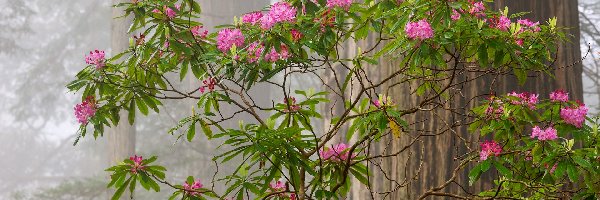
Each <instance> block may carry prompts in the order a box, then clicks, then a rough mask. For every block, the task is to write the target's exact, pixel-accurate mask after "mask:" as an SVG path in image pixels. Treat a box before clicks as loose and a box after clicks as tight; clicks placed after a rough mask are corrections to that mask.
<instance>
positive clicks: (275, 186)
mask: <svg viewBox="0 0 600 200" xmlns="http://www.w3.org/2000/svg"><path fill="white" fill-rule="evenodd" d="M269 187H270V188H271V190H273V191H274V192H282V191H285V183H284V182H282V181H277V182H275V183H269Z"/></svg>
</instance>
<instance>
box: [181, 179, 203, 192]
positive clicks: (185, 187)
mask: <svg viewBox="0 0 600 200" xmlns="http://www.w3.org/2000/svg"><path fill="white" fill-rule="evenodd" d="M182 186H183V190H184V193H185V194H186V195H188V196H198V195H200V194H201V193H200V192H198V191H196V190H198V189H200V188H202V186H203V185H202V183H200V180H195V181H194V183H193V184H191V185H190V184H188V182H187V181H186V182H185V183H183V185H182Z"/></svg>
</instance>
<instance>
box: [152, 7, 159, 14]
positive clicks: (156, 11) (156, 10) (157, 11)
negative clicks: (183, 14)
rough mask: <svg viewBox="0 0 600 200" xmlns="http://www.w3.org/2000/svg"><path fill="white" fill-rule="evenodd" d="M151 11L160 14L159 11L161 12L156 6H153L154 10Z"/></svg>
mask: <svg viewBox="0 0 600 200" xmlns="http://www.w3.org/2000/svg"><path fill="white" fill-rule="evenodd" d="M152 12H153V13H156V14H160V13H161V12H160V10H159V9H158V8H155V9H154V10H152Z"/></svg>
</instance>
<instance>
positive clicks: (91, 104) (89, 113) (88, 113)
mask: <svg viewBox="0 0 600 200" xmlns="http://www.w3.org/2000/svg"><path fill="white" fill-rule="evenodd" d="M74 110H75V117H76V118H77V121H78V122H79V123H81V124H87V123H88V121H89V119H90V118H92V117H93V116H94V115H95V114H96V101H95V100H94V97H92V96H89V97H87V98H86V99H85V100H84V101H83V102H81V103H80V104H77V105H75V108H74Z"/></svg>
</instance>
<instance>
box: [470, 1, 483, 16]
mask: <svg viewBox="0 0 600 200" xmlns="http://www.w3.org/2000/svg"><path fill="white" fill-rule="evenodd" d="M483 11H485V5H484V4H483V2H481V1H479V2H475V3H473V4H472V5H471V9H469V14H471V15H475V16H477V17H484V16H485V13H483Z"/></svg>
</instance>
